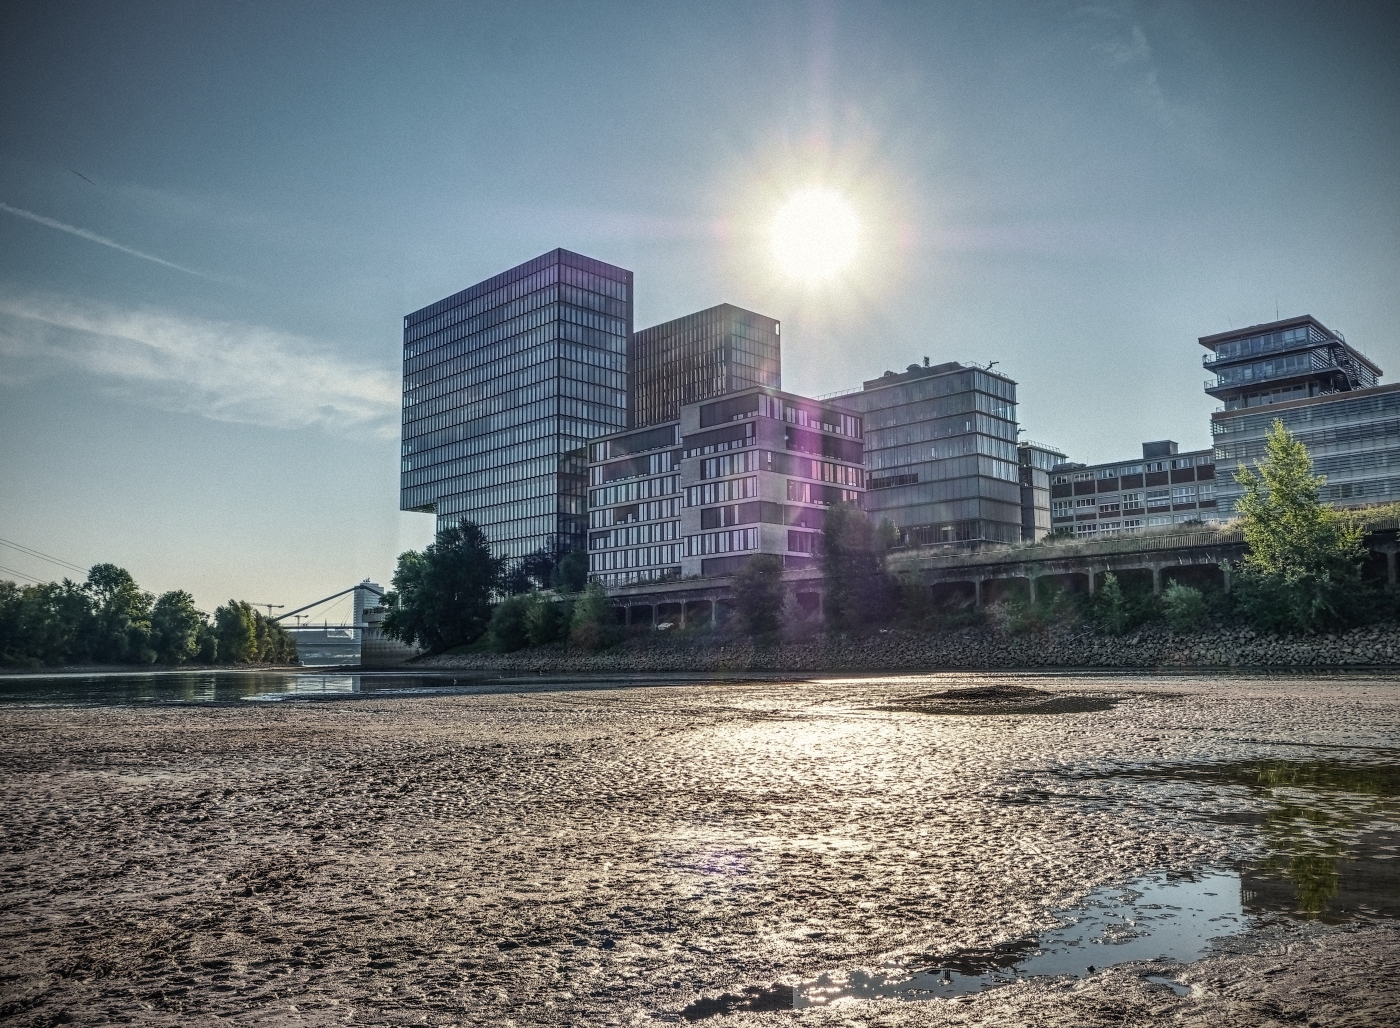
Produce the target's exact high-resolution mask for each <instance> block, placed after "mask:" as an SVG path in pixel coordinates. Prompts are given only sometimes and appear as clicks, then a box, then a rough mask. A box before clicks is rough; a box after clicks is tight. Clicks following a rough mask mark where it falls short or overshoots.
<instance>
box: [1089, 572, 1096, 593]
mask: <svg viewBox="0 0 1400 1028" xmlns="http://www.w3.org/2000/svg"><path fill="white" fill-rule="evenodd" d="M1095 575H1096V572H1095V571H1094V569H1093V568H1092V567H1091V568H1090V569H1089V595H1090V596H1093V595H1094V577H1095Z"/></svg>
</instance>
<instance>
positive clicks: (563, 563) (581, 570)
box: [549, 550, 588, 593]
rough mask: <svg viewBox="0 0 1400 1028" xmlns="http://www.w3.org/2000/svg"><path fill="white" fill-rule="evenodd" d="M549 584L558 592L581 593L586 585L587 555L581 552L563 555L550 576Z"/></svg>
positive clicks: (575, 551)
mask: <svg viewBox="0 0 1400 1028" xmlns="http://www.w3.org/2000/svg"><path fill="white" fill-rule="evenodd" d="M549 584H550V585H551V586H553V587H554V588H555V589H557V590H559V591H560V592H567V593H581V592H583V590H584V588H585V587H587V585H588V554H586V553H584V552H583V551H582V550H570V551H569V552H568V553H566V554H564V556H563V557H561V558H559V563H558V564H556V565H555V567H554V571H553V572H552V573H551V574H550V576H549Z"/></svg>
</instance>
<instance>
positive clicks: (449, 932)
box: [0, 674, 1400, 1028]
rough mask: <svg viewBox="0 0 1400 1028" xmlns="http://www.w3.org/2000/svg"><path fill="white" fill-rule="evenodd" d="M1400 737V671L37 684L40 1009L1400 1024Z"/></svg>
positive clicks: (14, 988) (18, 803)
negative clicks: (502, 683) (430, 688)
mask: <svg viewBox="0 0 1400 1028" xmlns="http://www.w3.org/2000/svg"><path fill="white" fill-rule="evenodd" d="M967 690H972V691H971V692H969V691H967ZM1047 697H1048V699H1047ZM1056 700H1061V701H1070V700H1072V701H1074V702H1055V701H1056ZM979 705H980V709H976V710H974V709H972V708H974V707H979ZM1086 705H1087V706H1086ZM1093 708H1097V709H1093ZM1397 755H1400V687H1397V686H1396V685H1395V684H1393V683H1392V682H1391V681H1390V680H1388V679H1386V678H1379V677H1376V678H1370V679H1365V678H1347V677H1342V676H1333V677H1326V678H1317V679H1293V680H1289V681H1275V680H1270V679H1266V678H1261V677H1254V678H1251V677H1235V678H1231V679H1228V680H1216V679H1211V678H1207V677H1175V678H1171V679H1169V680H1164V679H1154V678H1152V677H1147V676H1142V677H1134V676H1110V675H1101V676H1095V677H1092V678H1074V677H1070V676H1049V675H1006V674H1002V675H995V674H986V675H970V674H968V675H956V674H946V675H906V676H892V677H888V678H862V679H841V678H837V677H830V676H827V677H821V678H815V679H813V680H811V681H806V682H788V683H784V682H773V681H763V682H746V681H742V680H734V681H729V682H711V683H707V684H669V685H647V684H645V683H633V684H632V685H630V686H628V687H625V688H623V687H619V688H616V689H607V688H598V687H597V683H593V684H592V685H591V687H590V688H588V689H577V690H575V689H571V688H570V687H569V686H568V684H567V683H564V684H561V685H559V686H558V688H557V689H556V690H554V691H547V690H540V689H538V688H535V689H532V690H530V691H511V690H510V689H509V688H507V687H502V688H500V689H498V690H497V691H483V692H478V693H475V694H455V695H433V696H417V697H415V696H402V697H398V698H384V697H382V696H378V695H375V696H370V695H365V696H361V697H360V698H355V699H349V700H346V701H344V702H323V701H316V700H304V699H298V698H295V697H294V696H293V698H290V699H285V700H281V701H276V702H265V703H253V702H247V701H232V702H215V703H209V704H202V705H176V704H167V703H157V704H147V705H142V706H136V705H86V706H68V705H63V704H61V703H54V702H44V703H9V704H6V705H3V706H0V953H2V954H3V957H4V960H3V963H0V1020H4V1021H6V1022H7V1023H14V1024H20V1025H50V1024H58V1023H65V1022H68V1023H76V1024H99V1023H108V1022H113V1021H123V1022H128V1023H131V1022H134V1023H142V1024H151V1023H171V1024H175V1023H188V1022H190V1021H192V1020H199V1021H206V1020H212V1019H213V1018H216V1017H218V1018H227V1019H230V1020H232V1021H234V1022H235V1023H254V1022H256V1023H260V1024H267V1023H274V1024H306V1025H319V1024H345V1023H361V1024H363V1023H368V1024H406V1023H423V1024H442V1025H446V1024H454V1025H455V1024H506V1023H513V1024H516V1025H593V1024H597V1025H608V1024H618V1025H621V1024H644V1023H696V1022H699V1023H707V1024H711V1025H715V1026H720V1025H725V1024H789V1023H791V1024H812V1025H828V1024H830V1025H836V1024H841V1025H847V1024H859V1025H1006V1026H1011V1025H1018V1026H1019V1025H1028V1024H1043V1025H1105V1026H1107V1025H1113V1026H1115V1028H1116V1026H1118V1025H1122V1024H1146V1023H1159V1022H1160V1023H1171V1024H1184V1025H1196V1024H1200V1025H1206V1024H1209V1025H1240V1026H1245V1025H1250V1026H1254V1025H1264V1024H1328V1025H1383V1024H1393V1023H1400V975H1398V974H1397V973H1396V967H1397V962H1400V930H1397V922H1396V920H1395V919H1396V917H1397V915H1400V868H1397V854H1400V797H1398V796H1397V793H1400V774H1397V767H1400V759H1397ZM1173 888H1180V889H1187V890H1188V891H1190V890H1194V892H1191V893H1190V894H1191V895H1192V896H1194V897H1195V899H1193V900H1192V901H1191V903H1186V904H1181V903H1175V902H1173V903H1160V902H1153V898H1154V895H1156V894H1155V893H1153V891H1152V890H1154V889H1173ZM1120 894H1121V895H1120ZM1185 894H1186V893H1182V895H1185ZM1164 895H1165V894H1164ZM1173 895H1175V894H1173ZM1104 897H1109V899H1104ZM1114 904H1118V906H1114ZM1192 904H1196V905H1195V906H1192ZM1172 906H1175V907H1176V908H1177V909H1176V911H1175V912H1174V913H1173V912H1172V911H1170V910H1168V909H1167V908H1168V907H1172ZM1094 911H1097V912H1098V913H1097V915H1095V916H1097V917H1098V921H1097V922H1095V921H1094V918H1093V917H1090V916H1088V914H1089V913H1092V912H1094ZM1123 911H1128V912H1129V913H1128V914H1125V913H1123ZM1094 923H1097V924H1099V925H1100V927H1101V928H1102V931H1099V929H1097V928H1096V929H1095V931H1096V932H1098V934H1093V935H1084V934H1083V931H1081V929H1083V926H1085V925H1090V924H1094ZM1076 926H1079V927H1076ZM1104 926H1106V927H1104ZM1084 930H1087V929H1084ZM1077 931H1078V932H1080V933H1081V934H1080V935H1076V934H1075V933H1076V932H1077ZM1153 932H1160V933H1162V934H1160V935H1158V936H1153V935H1152V933H1153ZM1173 933H1175V934H1173ZM1158 938H1160V939H1161V940H1162V941H1161V946H1160V954H1170V953H1176V954H1178V956H1177V957H1176V958H1173V959H1166V960H1154V959H1145V958H1143V957H1142V954H1143V953H1144V952H1152V953H1154V954H1156V953H1157V952H1158V946H1157V945H1156V943H1155V941H1154V940H1156V939H1158ZM1212 939H1214V940H1216V941H1214V942H1211V941H1210V940H1212ZM1133 940H1137V941H1136V942H1134V941H1133ZM1173 940H1174V941H1173ZM1183 940H1184V941H1183ZM1169 943H1170V945H1169ZM1076 947H1082V950H1083V958H1082V959H1079V958H1078V957H1077V956H1076V954H1077V952H1078V951H1077V949H1076ZM1057 953H1058V954H1060V955H1061V956H1062V957H1063V960H1062V961H1061V963H1060V964H1054V963H1053V962H1052V963H1046V961H1048V960H1049V959H1050V957H1051V956H1054V955H1055V954H1057ZM1037 954H1040V955H1039V956H1037ZM1120 955H1121V956H1132V957H1133V959H1132V960H1130V961H1127V962H1124V961H1122V960H1119V959H1117V957H1118V956H1120ZM1183 955H1184V956H1185V957H1186V958H1187V959H1186V960H1185V962H1182V957H1183ZM1056 959H1059V958H1056ZM1036 961H1040V963H1036ZM1091 967H1092V970H1091V969H1090V968H1091ZM1037 968H1039V969H1040V970H1037ZM1045 968H1050V969H1051V970H1053V971H1054V973H1048V972H1045V973H1042V972H1044V969H1045ZM939 990H943V991H941V992H940V991H939Z"/></svg>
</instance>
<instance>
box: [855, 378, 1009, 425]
mask: <svg viewBox="0 0 1400 1028" xmlns="http://www.w3.org/2000/svg"><path fill="white" fill-rule="evenodd" d="M958 393H985V394H986V395H987V396H988V398H989V399H994V400H996V401H999V402H998V403H994V404H990V405H989V406H988V407H987V408H981V409H986V410H988V411H989V412H990V411H991V409H992V408H1006V407H1008V406H1009V407H1010V408H1011V409H1013V410H1014V409H1015V405H1016V383H1014V382H1012V381H1010V380H1008V379H1004V378H1000V377H999V376H996V375H988V374H987V373H986V372H983V371H972V370H965V371H959V372H954V373H951V374H947V375H931V376H929V377H927V378H916V379H912V380H910V381H907V382H901V383H900V384H898V385H895V386H878V387H876V388H874V389H867V390H864V391H862V392H859V393H852V394H850V395H849V396H846V397H844V398H843V402H844V403H846V404H848V405H849V406H852V407H855V408H856V409H857V410H861V411H865V412H867V413H873V412H874V411H875V410H888V409H890V408H891V407H900V406H904V405H906V404H911V403H920V402H924V403H926V402H928V401H930V400H938V399H941V398H944V397H949V396H954V395H956V394H958ZM966 409H968V408H966V407H962V408H958V410H966ZM942 413H946V414H952V413H956V411H955V410H947V411H943V412H942ZM900 420H906V419H900ZM907 420H909V421H916V420H918V419H917V418H908V419H907ZM1012 420H1014V417H1013V419H1012ZM866 427H867V428H869V427H870V426H869V425H868V424H867V426H866Z"/></svg>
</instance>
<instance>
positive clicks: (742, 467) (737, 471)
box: [700, 450, 771, 478]
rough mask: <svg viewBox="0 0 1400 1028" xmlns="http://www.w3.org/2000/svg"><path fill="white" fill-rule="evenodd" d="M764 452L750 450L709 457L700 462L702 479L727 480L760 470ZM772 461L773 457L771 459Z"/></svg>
mask: <svg viewBox="0 0 1400 1028" xmlns="http://www.w3.org/2000/svg"><path fill="white" fill-rule="evenodd" d="M761 457H762V452H761V451H759V450H748V451H747V452H742V453H727V454H724V455H723V456H720V457H707V458H705V459H704V460H702V461H701V462H700V477H701V478H727V477H729V476H730V475H742V474H744V473H745V472H748V471H757V470H759V465H760V463H761ZM769 459H770V460H771V455H770V458H769Z"/></svg>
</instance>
